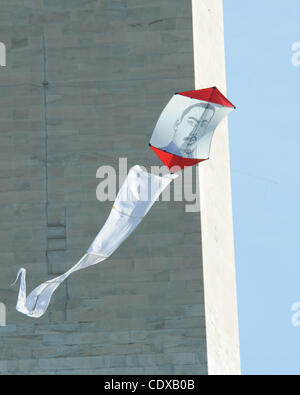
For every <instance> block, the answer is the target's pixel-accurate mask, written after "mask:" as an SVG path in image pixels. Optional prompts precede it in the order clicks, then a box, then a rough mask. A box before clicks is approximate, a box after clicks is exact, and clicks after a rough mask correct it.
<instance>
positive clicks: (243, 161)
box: [224, 0, 300, 374]
mask: <svg viewBox="0 0 300 395" xmlns="http://www.w3.org/2000/svg"><path fill="white" fill-rule="evenodd" d="M224 17H225V42H226V58H227V96H228V98H229V100H231V101H232V102H233V103H234V104H235V105H236V106H237V110H236V111H235V112H233V113H232V114H231V115H230V117H229V126H230V132H229V134H230V144H231V170H232V193H233V212H234V228H235V249H236V267H237V287H238V305H239V322H240V343H241V361H242V373H243V374H300V326H299V327H295V326H293V325H292V323H291V319H292V316H293V314H294V312H292V310H291V309H292V305H293V303H294V302H300V259H299V256H300V241H299V235H300V100H299V94H300V66H299V67H295V66H293V64H292V56H293V54H294V53H293V52H292V45H293V43H295V42H300V2H299V0H286V1H282V0H272V1H271V0H267V1H258V0H252V1H251V2H246V1H243V2H241V1H240V2H238V1H236V0H224ZM299 59H300V56H299Z"/></svg>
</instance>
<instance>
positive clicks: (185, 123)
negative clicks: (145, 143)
mask: <svg viewBox="0 0 300 395" xmlns="http://www.w3.org/2000/svg"><path fill="white" fill-rule="evenodd" d="M234 108H235V106H234V105H233V104H232V103H230V101H228V100H227V99H226V97H225V96H223V95H222V93H221V92H220V91H219V90H218V89H217V88H216V87H214V88H208V89H201V90H196V91H187V92H181V93H176V94H175V95H174V96H173V97H172V99H171V100H170V101H169V103H168V104H167V106H166V107H165V109H164V110H163V112H162V113H161V115H160V117H159V119H158V122H157V124H156V126H155V129H154V132H153V134H152V137H151V140H150V144H149V145H150V147H151V149H152V150H153V151H154V152H155V154H156V155H157V156H158V157H159V158H160V160H161V161H162V162H163V163H164V164H165V165H166V166H167V167H168V168H169V169H170V170H173V171H174V172H176V171H180V170H182V169H184V168H185V167H188V166H194V165H196V164H197V163H199V162H203V161H205V160H207V159H209V152H210V146H211V141H212V138H213V134H214V131H215V129H216V127H217V126H218V125H219V123H220V122H221V121H222V120H223V119H224V118H225V117H226V116H227V115H228V114H229V113H230V112H231V111H232V110H233V109H234Z"/></svg>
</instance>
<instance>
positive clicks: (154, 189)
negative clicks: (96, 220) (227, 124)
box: [12, 166, 177, 318]
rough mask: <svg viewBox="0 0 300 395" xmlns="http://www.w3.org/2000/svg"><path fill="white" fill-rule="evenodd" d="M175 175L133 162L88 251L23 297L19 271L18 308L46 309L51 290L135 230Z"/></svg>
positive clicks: (33, 312)
mask: <svg viewBox="0 0 300 395" xmlns="http://www.w3.org/2000/svg"><path fill="white" fill-rule="evenodd" d="M176 177H177V176H176V175H174V174H167V175H165V176H163V177H160V176H157V175H153V174H150V173H147V172H146V171H144V170H143V169H142V168H141V167H140V166H134V167H133V168H132V169H131V170H130V171H129V173H128V176H127V178H126V180H125V181H124V183H123V185H122V187H121V188H120V191H119V193H118V196H117V198H116V200H115V203H114V206H113V208H112V210H111V212H110V215H109V217H108V219H107V220H106V222H105V224H104V226H103V227H102V229H101V230H100V232H99V233H98V235H97V236H96V238H95V239H94V241H93V242H92V244H91V245H90V247H89V249H88V251H87V253H86V254H85V255H84V256H83V257H82V258H81V259H80V261H79V262H77V263H76V265H74V266H73V267H72V268H71V269H69V270H68V271H67V272H66V273H64V274H62V275H60V276H58V277H56V278H53V279H52V280H49V281H46V282H44V283H43V284H41V285H39V286H38V287H37V288H35V289H34V290H33V291H32V292H31V293H30V294H29V295H28V296H27V297H26V270H25V269H24V268H21V269H20V270H19V271H18V274H17V278H16V281H15V282H14V283H13V284H12V285H14V284H15V283H16V282H17V280H18V278H19V277H21V280H20V288H19V294H18V301H17V305H16V309H17V311H19V312H20V313H23V314H25V315H27V316H29V317H35V318H39V317H41V316H42V315H43V314H44V313H45V312H46V310H47V308H48V306H49V303H50V300H51V297H52V295H53V293H54V291H55V290H56V289H57V288H58V287H59V285H60V284H61V283H62V282H63V281H64V280H65V279H66V278H67V277H69V275H70V274H72V273H74V272H76V271H78V270H81V269H85V268H87V267H89V266H92V265H96V264H97V263H100V262H102V261H104V260H105V259H107V258H108V257H109V256H110V255H111V254H112V253H113V252H114V251H115V250H116V249H117V248H118V247H119V246H120V245H121V244H122V243H123V241H124V240H126V239H127V237H128V236H129V235H130V234H131V233H132V232H133V231H134V230H135V228H136V227H137V226H138V225H139V223H140V222H141V221H142V219H143V218H144V216H145V215H146V214H147V213H148V211H149V210H150V208H151V207H152V205H153V204H154V202H155V201H156V200H157V198H158V197H159V195H160V194H161V193H162V192H163V190H164V189H165V188H166V187H167V186H168V185H169V184H170V182H171V181H173V180H174V179H175V178H176Z"/></svg>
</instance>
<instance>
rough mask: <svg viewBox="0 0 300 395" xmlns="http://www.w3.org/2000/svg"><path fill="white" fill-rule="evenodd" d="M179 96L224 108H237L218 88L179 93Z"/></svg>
mask: <svg viewBox="0 0 300 395" xmlns="http://www.w3.org/2000/svg"><path fill="white" fill-rule="evenodd" d="M178 94H179V95H182V96H187V97H190V98H191V99H197V100H203V101H207V102H211V103H215V104H220V105H221V106H224V107H233V108H235V106H234V105H233V104H232V103H230V101H229V100H228V99H227V98H226V97H225V96H224V95H223V94H222V93H221V92H220V91H219V89H218V88H216V87H214V88H207V89H200V90H196V91H187V92H179V93H178Z"/></svg>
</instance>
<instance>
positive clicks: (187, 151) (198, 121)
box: [160, 103, 216, 158]
mask: <svg viewBox="0 0 300 395" xmlns="http://www.w3.org/2000/svg"><path fill="white" fill-rule="evenodd" d="M215 111H216V109H215V107H214V106H213V105H211V104H209V103H198V104H194V105H193V106H190V107H188V108H186V109H185V110H184V111H183V113H182V114H181V116H180V117H179V118H178V119H177V120H176V122H175V124H174V126H173V129H174V134H173V138H172V141H171V142H170V143H169V144H168V145H167V146H164V147H160V149H161V150H164V151H167V152H170V153H171V154H173V155H178V156H183V157H186V158H194V157H195V155H196V148H197V144H198V142H199V140H200V139H201V138H202V137H203V136H204V135H205V133H206V130H207V128H208V125H209V123H210V121H211V120H212V119H213V117H214V114H215Z"/></svg>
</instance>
